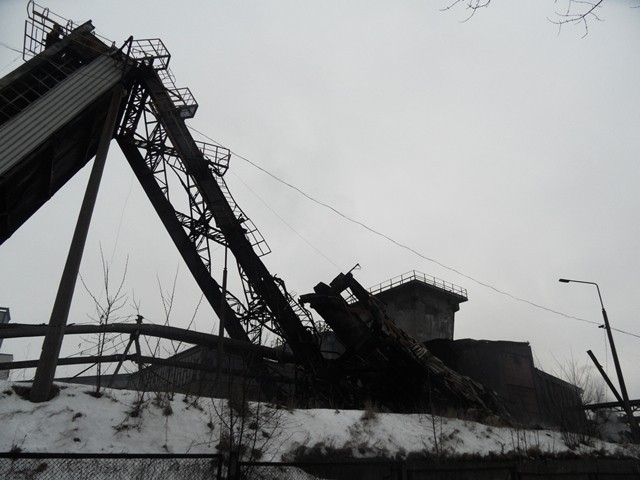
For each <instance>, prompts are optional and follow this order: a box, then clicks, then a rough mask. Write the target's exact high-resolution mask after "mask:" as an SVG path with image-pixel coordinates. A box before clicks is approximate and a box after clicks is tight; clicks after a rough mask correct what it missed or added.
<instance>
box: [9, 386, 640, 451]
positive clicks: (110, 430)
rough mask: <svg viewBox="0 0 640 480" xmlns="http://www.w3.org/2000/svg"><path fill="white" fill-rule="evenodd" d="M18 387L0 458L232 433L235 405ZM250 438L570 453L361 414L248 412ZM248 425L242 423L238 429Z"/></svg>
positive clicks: (169, 445)
mask: <svg viewBox="0 0 640 480" xmlns="http://www.w3.org/2000/svg"><path fill="white" fill-rule="evenodd" d="M12 385H25V384H18V383H15V384H14V383H12V382H7V381H0V425H1V426H2V427H1V430H0V432H2V433H1V434H0V451H4V452H8V451H10V450H12V449H14V450H15V449H20V450H21V451H23V452H60V453H66V452H78V453H102V452H104V453H107V452H113V453H121V452H124V453H167V452H171V453H218V451H217V450H216V446H217V445H218V443H219V442H220V438H221V432H224V431H228V429H227V428H226V427H225V426H226V425H228V424H229V417H228V409H227V402H226V401H224V400H219V399H210V398H203V397H201V398H195V397H185V395H181V394H176V395H175V396H174V397H173V399H172V400H171V401H170V402H169V403H168V404H169V405H170V407H171V408H170V410H171V413H170V414H168V415H167V413H168V412H167V411H166V410H167V409H166V408H165V405H163V404H157V402H154V398H155V394H153V393H146V394H145V396H144V402H143V403H142V404H141V408H140V409H139V410H140V411H139V414H138V415H137V416H131V412H133V411H134V410H135V409H136V407H137V406H138V405H140V393H138V392H133V391H126V390H109V389H105V390H104V392H105V394H104V395H103V396H102V397H101V398H95V397H94V396H92V395H89V394H88V392H90V391H91V387H88V386H81V385H72V384H60V387H61V389H60V393H59V395H58V396H57V397H55V398H54V399H52V400H50V401H48V402H44V403H39V404H34V403H30V402H29V401H27V400H24V399H22V398H21V397H20V396H19V395H17V394H16V393H15V392H14V391H13V390H12ZM250 407H251V410H252V412H253V413H252V414H250V415H248V416H247V417H246V418H245V422H244V434H245V436H250V437H251V439H252V440H251V441H250V442H246V443H249V445H248V450H250V449H255V450H259V451H260V452H261V454H262V456H261V459H262V460H264V461H279V460H286V459H291V458H292V456H293V453H294V452H295V451H296V450H297V449H300V448H303V449H304V448H306V449H309V450H315V451H316V452H323V451H324V452H327V453H329V454H331V453H332V452H335V451H337V450H338V451H341V452H343V453H350V454H351V455H352V456H354V457H360V458H365V457H382V456H383V457H390V458H395V457H401V458H404V457H406V456H407V455H409V454H422V453H425V452H428V453H430V454H435V453H438V452H441V453H446V454H448V455H462V454H477V455H481V456H486V455H489V454H491V453H494V454H501V453H508V452H510V451H517V452H520V453H524V454H526V453H527V452H529V451H537V452H541V453H548V454H560V453H563V452H566V451H568V450H569V449H568V447H567V446H566V445H565V444H564V443H563V441H562V436H561V435H560V432H557V431H553V430H522V429H514V428H504V427H495V426H490V425H484V424H480V423H475V422H470V421H465V420H459V419H451V418H443V417H431V415H427V414H412V415H400V414H393V413H373V414H369V415H364V412H363V411H360V410H340V411H338V410H330V409H312V410H292V411H288V410H280V409H278V410H276V409H274V408H272V407H270V406H267V405H265V404H260V405H258V404H250ZM239 424H240V422H238V423H237V424H236V427H238V425H239ZM576 453H583V454H590V453H598V454H605V455H621V454H623V455H627V456H633V457H640V451H639V450H638V447H637V446H632V445H619V444H613V443H606V442H603V441H600V440H593V442H592V445H591V446H586V445H581V446H580V447H578V449H577V451H576Z"/></svg>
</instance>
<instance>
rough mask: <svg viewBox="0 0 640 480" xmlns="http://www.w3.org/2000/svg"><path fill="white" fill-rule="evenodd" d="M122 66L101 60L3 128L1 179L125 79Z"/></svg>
mask: <svg viewBox="0 0 640 480" xmlns="http://www.w3.org/2000/svg"><path fill="white" fill-rule="evenodd" d="M122 66H123V65H122V63H120V62H118V61H116V60H114V59H112V58H110V57H107V56H101V57H98V58H96V59H95V60H93V61H92V62H91V63H89V64H88V65H87V66H85V67H83V68H81V69H80V70H78V71H77V72H75V73H73V74H72V75H71V76H69V78H67V79H66V80H64V81H63V82H61V83H60V84H58V85H56V86H55V87H54V88H53V89H52V90H51V91H50V92H48V93H47V94H46V95H44V96H43V97H41V98H39V99H38V100H37V101H35V102H34V103H33V105H30V106H29V107H27V108H26V109H25V110H23V111H22V112H20V114H18V115H17V116H16V117H15V118H13V119H11V120H10V121H8V122H7V123H5V124H3V125H2V126H1V127H0V177H1V176H2V175H4V174H5V173H6V172H7V171H8V170H9V169H10V168H12V167H13V166H14V165H16V164H17V163H18V162H20V161H21V160H22V159H23V158H24V157H25V156H26V155H28V154H29V153H30V152H32V151H33V150H34V149H36V148H37V147H38V146H39V145H41V144H42V143H43V142H44V141H45V140H46V139H47V138H48V137H50V136H51V135H52V134H53V133H54V132H55V131H57V130H58V129H60V128H61V127H62V126H64V125H65V124H66V123H67V122H69V121H71V120H72V119H73V118H74V117H76V116H77V115H78V114H79V113H80V112H82V111H83V110H84V109H85V108H87V107H88V106H89V105H91V103H92V102H94V101H95V100H96V99H98V98H99V97H100V96H102V95H104V94H105V93H106V92H107V91H109V90H110V89H111V88H113V86H114V85H116V84H117V83H118V82H119V81H120V79H121V78H122Z"/></svg>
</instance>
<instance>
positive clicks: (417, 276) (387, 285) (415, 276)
mask: <svg viewBox="0 0 640 480" xmlns="http://www.w3.org/2000/svg"><path fill="white" fill-rule="evenodd" d="M413 280H417V281H419V282H422V283H426V284H427V285H431V286H434V287H437V288H440V289H442V290H444V291H446V292H451V293H455V294H456V295H460V296H461V297H464V298H465V299H467V289H466V288H462V287H459V286H457V285H454V284H453V283H449V282H445V281H444V280H442V279H440V278H436V277H433V276H431V275H426V274H424V273H422V272H418V271H417V270H411V271H410V272H407V273H403V274H402V275H398V276H397V277H393V278H390V279H389V280H386V281H384V282H382V283H379V284H378V285H375V286H373V287H371V288H369V293H371V294H372V295H376V294H378V293H381V292H384V291H386V290H390V289H392V288H395V287H397V286H399V285H402V284H404V283H407V282H411V281H413Z"/></svg>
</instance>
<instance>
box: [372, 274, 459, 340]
mask: <svg viewBox="0 0 640 480" xmlns="http://www.w3.org/2000/svg"><path fill="white" fill-rule="evenodd" d="M369 292H370V293H371V294H372V295H375V297H376V298H378V299H379V300H381V301H382V302H383V303H384V304H385V310H386V312H387V315H389V317H391V318H393V319H394V320H395V322H396V325H398V327H400V328H401V329H402V330H404V331H405V332H406V333H408V334H409V335H410V336H411V337H413V338H415V339H416V340H418V341H419V342H427V341H429V340H435V339H448V340H452V339H453V328H454V316H455V312H457V311H458V310H460V304H461V303H462V302H466V301H467V290H466V289H464V288H462V287H459V286H457V285H454V284H452V283H449V282H445V281H444V280H441V279H439V278H436V277H432V276H430V275H425V274H424V273H421V272H418V271H416V270H412V271H410V272H407V273H405V274H402V275H399V276H397V277H394V278H391V279H389V280H387V281H385V282H382V283H380V284H378V285H376V286H374V287H372V288H370V289H369Z"/></svg>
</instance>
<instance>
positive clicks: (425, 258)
mask: <svg viewBox="0 0 640 480" xmlns="http://www.w3.org/2000/svg"><path fill="white" fill-rule="evenodd" d="M188 128H189V129H191V130H193V131H194V132H196V133H198V134H200V135H202V136H203V137H205V138H207V139H209V140H210V141H212V142H214V143H215V144H216V145H219V146H222V144H221V143H220V142H218V141H216V140H214V139H213V138H211V137H209V136H208V135H206V134H204V133H203V132H200V131H199V130H196V129H195V128H193V127H188ZM229 151H230V152H231V153H233V154H234V155H235V156H236V157H238V158H240V159H241V160H244V161H245V162H247V163H248V164H250V165H251V166H253V167H254V168H256V169H258V170H260V171H261V172H263V173H265V174H267V175H268V176H270V177H271V178H273V179H274V180H276V181H277V182H279V183H281V184H283V185H286V186H287V187H289V188H291V189H292V190H295V191H296V192H298V193H299V194H300V195H302V196H303V197H305V198H307V199H308V200H310V201H312V202H314V203H316V204H318V205H320V206H322V207H325V208H327V209H329V210H331V211H332V212H334V213H335V214H337V215H339V216H340V217H342V218H344V219H345V220H347V221H349V222H351V223H354V224H356V225H359V226H361V227H362V228H364V229H365V230H367V231H369V232H371V233H373V234H374V235H377V236H379V237H382V238H384V239H385V240H387V241H389V242H391V243H393V244H394V245H396V246H398V247H400V248H402V249H404V250H407V251H409V252H411V253H413V254H414V255H417V256H418V257H420V258H422V259H423V260H426V261H428V262H431V263H435V264H436V265H438V266H440V267H442V268H444V269H445V270H449V271H450V272H453V273H456V274H458V275H460V276H461V277H464V278H466V279H467V280H470V281H472V282H474V283H476V284H478V285H480V286H483V287H485V288H488V289H489V290H493V291H494V292H496V293H498V294H500V295H504V296H506V297H509V298H511V299H512V300H515V301H517V302H521V303H525V304H527V305H530V306H532V307H535V308H538V309H540V310H544V311H546V312H549V313H553V314H556V315H560V316H562V317H564V318H568V319H571V320H577V321H579V322H584V323H589V324H591V325H598V326H600V323H599V322H594V321H592V320H587V319H584V318H580V317H575V316H573V315H567V314H566V313H563V312H559V311H558V310H553V309H551V308H548V307H545V306H544V305H540V304H538V303H535V302H532V301H530V300H527V299H525V298H521V297H518V296H516V295H513V294H511V293H509V292H507V291H505V290H502V289H499V288H497V287H494V286H493V285H490V284H488V283H486V282H483V281H481V280H478V279H477V278H475V277H472V276H471V275H467V274H465V273H463V272H461V271H460V270H458V269H456V268H453V267H450V266H448V265H445V264H444V263H442V262H439V261H438V260H436V259H434V258H430V257H427V256H426V255H423V254H422V253H420V252H418V251H417V250H415V249H414V248H412V247H410V246H408V245H405V244H403V243H401V242H399V241H397V240H395V239H393V238H391V237H390V236H388V235H386V234H384V233H382V232H379V231H378V230H375V229H374V228H371V227H369V226H368V225H366V224H364V223H362V222H361V221H359V220H356V219H354V218H351V217H349V216H348V215H346V214H344V213H342V212H341V211H339V210H338V209H336V208H334V207H333V206H331V205H329V204H327V203H325V202H322V201H320V200H318V199H316V198H314V197H312V196H311V195H309V194H307V193H306V192H304V191H302V190H301V189H300V188H298V187H296V186H295V185H292V184H291V183H289V182H287V181H286V180H283V179H281V178H280V177H278V176H277V175H275V174H273V173H271V172H269V171H268V170H266V169H264V168H263V167H261V166H260V165H258V164H256V163H254V162H252V161H251V160H249V159H248V158H246V157H244V156H242V155H240V154H238V153H236V152H234V151H233V150H230V149H229ZM611 329H612V330H615V331H617V332H620V333H623V334H625V335H630V336H632V337H636V338H640V335H637V334H635V333H630V332H627V331H624V330H620V329H617V328H611Z"/></svg>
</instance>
